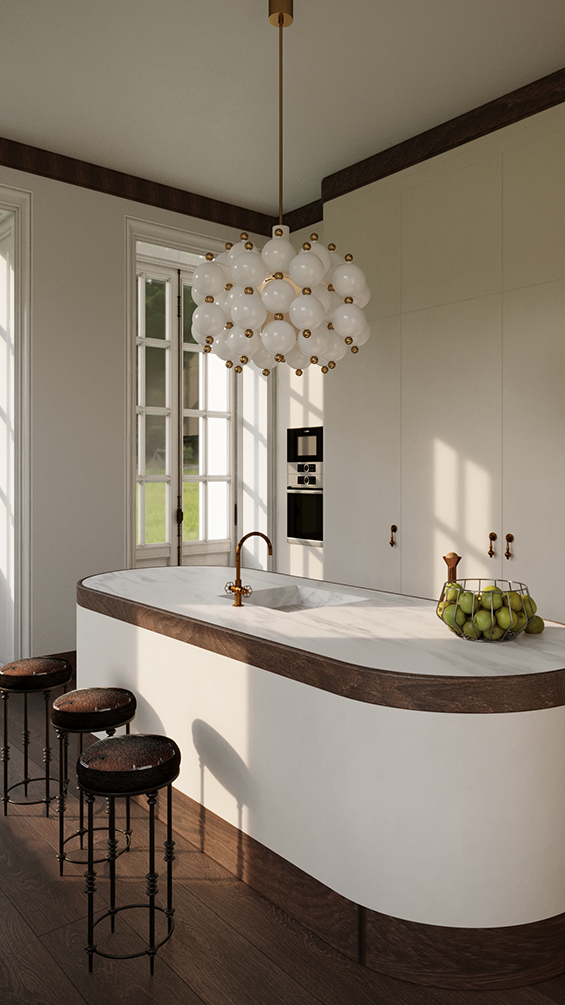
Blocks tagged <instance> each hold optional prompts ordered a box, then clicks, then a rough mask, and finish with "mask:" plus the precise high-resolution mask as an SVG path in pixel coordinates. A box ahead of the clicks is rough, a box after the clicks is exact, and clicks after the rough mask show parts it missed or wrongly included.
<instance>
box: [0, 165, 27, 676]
mask: <svg viewBox="0 0 565 1005" xmlns="http://www.w3.org/2000/svg"><path fill="white" fill-rule="evenodd" d="M0 209H1V210H7V211H8V212H12V213H13V214H14V280H15V282H14V308H15V309H14V402H13V414H12V415H11V416H9V420H10V421H11V422H12V423H13V427H14V447H13V449H14V459H13V460H14V530H13V554H14V654H13V658H15V659H19V658H22V657H25V656H29V655H31V622H32V610H31V580H32V553H33V552H32V539H31V534H32V529H31V527H32V525H31V425H32V417H31V192H29V191H26V190H25V189H16V188H8V187H7V186H3V185H0Z"/></svg>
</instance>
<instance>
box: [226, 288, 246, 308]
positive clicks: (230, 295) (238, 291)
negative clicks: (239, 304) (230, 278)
mask: <svg viewBox="0 0 565 1005" xmlns="http://www.w3.org/2000/svg"><path fill="white" fill-rule="evenodd" d="M225 292H226V293H227V305H228V313H231V309H232V307H233V305H234V304H235V302H236V300H237V299H238V297H242V296H243V294H244V292H245V290H244V289H243V286H240V285H239V284H238V283H234V284H233V285H232V288H231V290H226V291H225Z"/></svg>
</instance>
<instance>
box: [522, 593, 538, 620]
mask: <svg viewBox="0 0 565 1005" xmlns="http://www.w3.org/2000/svg"><path fill="white" fill-rule="evenodd" d="M522 599H523V601H524V612H525V614H526V616H527V617H528V618H531V617H532V614H535V613H536V611H537V609H538V605H537V604H536V602H535V600H532V598H531V597H527V596H524V597H523V598H522Z"/></svg>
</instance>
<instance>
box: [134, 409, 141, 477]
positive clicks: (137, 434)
mask: <svg viewBox="0 0 565 1005" xmlns="http://www.w3.org/2000/svg"><path fill="white" fill-rule="evenodd" d="M142 422H143V416H142V415H138V416H137V419H136V421H135V471H136V474H138V475H142V474H143V470H142V467H141V457H140V453H139V444H140V440H141V428H142V427H141V423H142Z"/></svg>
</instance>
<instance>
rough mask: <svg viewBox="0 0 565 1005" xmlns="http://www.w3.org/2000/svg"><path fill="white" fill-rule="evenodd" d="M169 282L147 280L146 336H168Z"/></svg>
mask: <svg viewBox="0 0 565 1005" xmlns="http://www.w3.org/2000/svg"><path fill="white" fill-rule="evenodd" d="M166 291H167V282H166V280H165V279H146V280H145V338H166V337H167V297H166Z"/></svg>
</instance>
